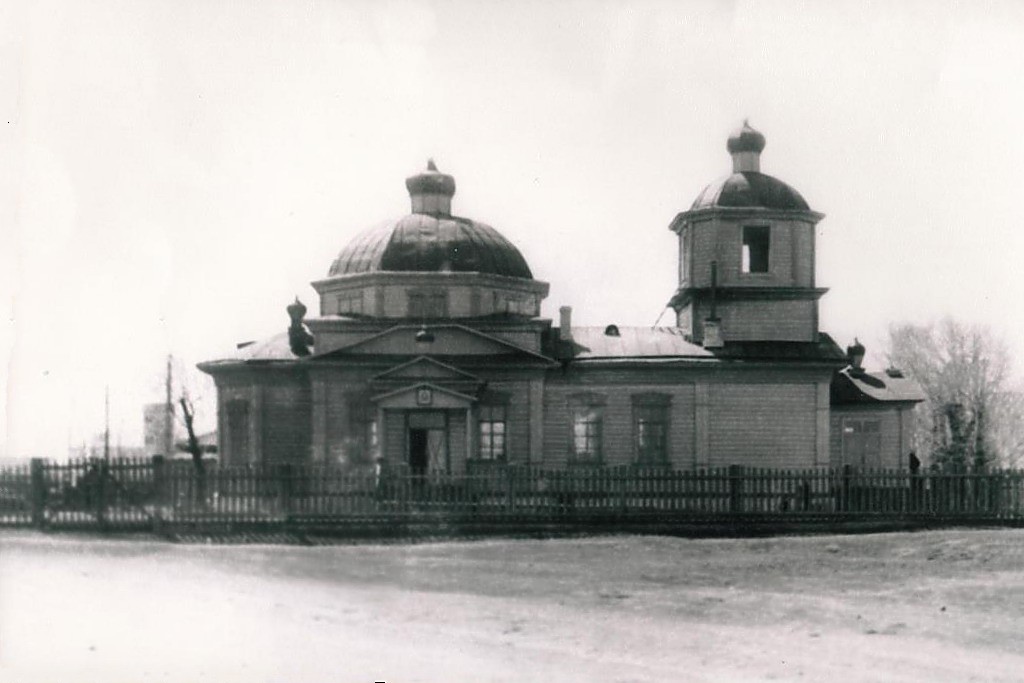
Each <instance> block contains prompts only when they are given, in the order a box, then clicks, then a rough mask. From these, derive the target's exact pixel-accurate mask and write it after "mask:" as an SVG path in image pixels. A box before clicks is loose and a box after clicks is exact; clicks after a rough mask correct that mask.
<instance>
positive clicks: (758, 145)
mask: <svg viewBox="0 0 1024 683" xmlns="http://www.w3.org/2000/svg"><path fill="white" fill-rule="evenodd" d="M764 146H765V139H764V135H762V134H761V133H760V132H759V131H757V130H755V129H754V128H752V127H751V125H750V122H749V120H747V119H744V120H743V125H742V126H741V127H740V128H739V129H738V130H736V131H734V132H733V134H732V135H730V136H729V139H728V140H727V141H726V143H725V148H726V149H728V150H729V154H731V155H732V170H733V172H734V173H741V172H744V171H750V172H754V173H760V171H761V152H762V151H764Z"/></svg>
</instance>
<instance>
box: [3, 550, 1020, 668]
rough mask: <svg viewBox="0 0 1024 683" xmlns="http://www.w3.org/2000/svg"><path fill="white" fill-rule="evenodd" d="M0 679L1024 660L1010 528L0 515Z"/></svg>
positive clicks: (1016, 555) (1000, 664)
mask: <svg viewBox="0 0 1024 683" xmlns="http://www.w3.org/2000/svg"><path fill="white" fill-rule="evenodd" d="M0 680H2V681H10V682H12V683H19V682H26V683H31V682H35V681H97V682H99V681H103V682H104V683H107V682H113V681H126V682H127V681H132V682H134V681H174V682H177V681H204V680H206V681H259V682H271V681H273V682H281V683H289V682H292V681H295V682H300V681H301V682H306V681H332V682H333V681H341V682H350V681H351V682H360V681H367V682H373V681H388V682H389V683H400V682H404V681H580V682H582V681H597V682H601V681H609V682H611V681H616V682H622V683H625V682H627V681H755V680H757V681H759V680H807V681H824V680H832V681H938V680H943V681H949V680H964V681H966V680H979V681H982V680H1024V532H1020V531H1007V530H1000V531H954V532H928V533H916V534H889V535H872V536H856V537H805V538H779V539H760V540H686V539H672V538H654V537H648V538H640V537H614V538H592V539H576V540H564V539H563V540H502V541H481V542H465V543H437V544H422V545H410V546H401V545H377V546H373V545H364V546H340V547H317V548H306V547H280V546H204V545H193V546H186V545H170V544H163V543H157V542H152V541H138V540H136V541H127V540H97V539H82V538H79V537H54V536H42V535H36V534H29V533H6V534H2V535H0Z"/></svg>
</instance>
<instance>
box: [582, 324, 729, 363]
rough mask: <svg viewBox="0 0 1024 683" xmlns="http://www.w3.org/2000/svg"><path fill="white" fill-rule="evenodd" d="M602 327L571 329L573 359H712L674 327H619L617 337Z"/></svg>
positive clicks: (704, 350) (680, 330)
mask: <svg viewBox="0 0 1024 683" xmlns="http://www.w3.org/2000/svg"><path fill="white" fill-rule="evenodd" d="M605 329H606V328H604V327H573V328H572V338H573V343H574V345H575V346H576V347H577V348H576V353H575V354H574V357H575V358H578V359H586V358H622V357H630V358H651V357H666V356H685V357H693V358H713V357H714V354H712V353H711V352H710V351H709V350H707V349H705V348H704V347H702V346H701V345H700V344H694V343H692V342H689V341H687V340H686V338H685V337H684V336H683V334H684V332H683V330H682V329H680V328H678V327H619V328H618V331H619V335H618V336H610V335H607V334H605Z"/></svg>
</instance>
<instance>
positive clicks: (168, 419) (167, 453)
mask: <svg viewBox="0 0 1024 683" xmlns="http://www.w3.org/2000/svg"><path fill="white" fill-rule="evenodd" d="M173 358H174V357H173V356H172V355H171V354H167V377H166V387H165V389H166V396H165V397H164V410H165V414H164V457H165V458H167V459H168V460H170V459H171V458H173V457H174V397H173V395H172V394H173V385H172V382H171V361H172V359H173Z"/></svg>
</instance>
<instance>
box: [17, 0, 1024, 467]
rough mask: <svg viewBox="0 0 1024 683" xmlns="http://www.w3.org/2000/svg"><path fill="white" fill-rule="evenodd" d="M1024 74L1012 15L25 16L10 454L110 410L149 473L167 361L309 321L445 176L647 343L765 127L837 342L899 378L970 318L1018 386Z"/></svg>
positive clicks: (638, 10) (260, 6) (477, 10)
mask: <svg viewBox="0 0 1024 683" xmlns="http://www.w3.org/2000/svg"><path fill="white" fill-rule="evenodd" d="M1022 74H1024V3H1021V2H1005V3H980V2H972V3H953V2H950V3H941V2H934V1H929V2H892V1H889V2H878V3H861V2H857V3H840V2H808V3H798V2H763V1H757V2H734V3H730V2H682V1H677V0H673V1H671V2H663V3H662V2H653V1H645V0H625V1H618V2H599V1H596V0H594V1H586V2H582V1H581V2H523V1H519V2H468V1H467V2H417V1H410V2H372V3H370V2H367V3H356V2H343V1H331V2H294V1H293V2H269V1H268V2H255V1H241V0H239V1H236V2H216V1H209V0H203V1H195V2H186V1H183V0H173V1H171V0H168V1H166V2H154V1H146V0H126V1H124V2H117V1H113V0H98V1H96V2H81V0H67V1H66V2H45V1H43V2H31V3H29V2H18V1H16V0H10V1H4V2H2V3H0V108H2V111H0V124H2V132H0V150H2V162H0V192H2V195H0V225H2V226H3V227H2V232H0V252H2V257H0V258H2V263H0V294H2V296H0V302H2V305H3V307H4V308H3V312H4V328H3V330H2V331H0V353H2V354H3V356H4V358H6V359H8V364H7V370H8V372H7V373H5V375H4V381H5V387H4V388H5V390H6V391H5V392H4V394H5V397H3V396H0V401H4V400H5V401H6V404H5V405H4V409H5V412H6V417H7V419H6V424H2V423H0V453H6V455H8V456H25V455H40V456H49V457H63V455H64V454H65V453H66V450H67V446H68V444H69V443H80V442H81V441H82V439H83V438H86V437H87V436H88V435H89V434H91V433H96V432H98V431H100V430H101V429H102V423H103V391H104V386H105V385H107V384H109V386H110V392H111V407H112V422H113V428H114V432H115V435H114V439H115V441H117V440H120V441H122V442H123V443H125V444H129V443H140V442H141V427H142V415H141V407H140V406H141V404H142V403H143V402H146V401H153V400H159V399H160V398H161V395H162V394H161V391H162V389H161V387H162V371H163V364H164V359H165V358H166V355H167V354H168V353H173V354H174V355H175V357H176V358H177V363H176V368H177V372H178V374H179V375H183V374H185V370H186V369H187V368H190V367H193V366H194V364H195V363H196V362H198V361H200V360H203V359H208V358H212V357H216V356H218V355H219V354H222V353H225V352H228V351H230V350H231V349H233V348H234V345H235V343H237V342H240V341H245V340H251V339H258V338H261V337H265V336H268V335H271V334H274V333H277V332H280V331H283V330H284V329H285V327H286V326H287V323H288V318H287V315H286V313H285V306H286V305H287V304H288V303H289V301H290V300H291V299H292V298H293V297H294V296H295V295H298V296H299V297H300V298H301V299H303V300H304V301H305V302H306V303H307V304H309V305H310V308H311V309H315V305H316V298H315V294H314V292H313V290H312V289H311V288H310V287H309V282H310V281H312V280H314V279H318V278H321V277H323V276H324V275H326V273H327V269H328V267H329V266H330V263H331V261H332V259H333V258H334V257H335V255H336V254H337V252H338V251H339V250H340V249H341V248H342V247H343V246H344V245H345V244H346V243H347V242H348V241H349V240H350V239H351V238H352V237H353V236H354V235H355V234H356V233H357V232H359V231H360V230H362V229H364V228H365V227H366V226H367V225H369V224H371V223H373V222H376V221H379V220H381V219H384V218H388V217H397V216H400V215H402V214H404V213H407V212H408V210H409V200H408V195H407V193H406V190H405V186H404V179H405V177H406V176H407V175H410V174H411V173H413V172H415V171H417V170H418V169H420V168H422V167H423V165H424V163H425V161H426V159H427V157H428V156H429V157H433V158H434V159H435V160H436V161H437V164H438V166H439V167H440V168H441V170H443V171H446V172H449V173H452V174H453V175H454V176H455V177H456V181H457V183H458V193H457V194H456V196H455V199H454V204H453V209H454V212H455V213H457V214H460V215H465V216H470V217H473V218H477V219H479V220H483V221H485V222H488V223H490V224H492V225H494V226H495V227H497V228H498V229H499V230H500V231H501V232H502V233H504V234H505V235H506V236H507V237H508V238H509V239H510V240H512V241H513V242H514V243H515V244H517V245H518V246H519V248H520V250H521V251H522V252H523V254H524V255H525V257H526V259H527V261H528V262H529V263H530V266H531V268H532V269H533V272H534V275H535V277H537V278H538V279H542V280H546V281H548V282H550V283H551V294H550V296H549V298H548V300H547V302H546V303H545V306H544V313H545V315H547V316H549V317H555V318H557V311H558V306H560V305H563V304H570V305H572V306H573V307H574V311H575V312H574V316H575V320H576V321H578V322H579V323H580V324H593V325H603V324H607V323H610V322H615V323H618V324H623V325H650V324H652V323H654V321H655V320H656V319H657V317H658V315H659V314H660V313H661V311H662V308H663V306H664V304H665V303H666V302H667V300H668V298H669V297H670V296H671V294H672V292H673V290H674V287H675V273H676V270H675V269H676V263H675V261H676V243H675V236H674V235H673V234H672V233H671V232H669V231H668V229H667V226H668V224H669V222H670V221H671V220H672V218H673V216H674V215H675V214H676V213H677V212H679V211H681V210H685V209H686V208H687V207H688V206H689V205H690V203H691V202H692V201H693V199H694V198H695V197H696V196H697V194H698V193H699V192H700V190H701V189H702V188H703V187H704V186H705V185H707V184H708V183H709V182H711V181H712V180H714V179H715V178H717V177H719V176H721V175H722V174H724V173H726V172H727V171H729V169H730V160H729V157H728V154H727V153H726V151H725V140H726V137H727V136H728V134H729V132H730V131H731V130H732V129H734V128H736V127H737V126H738V125H739V124H740V123H742V121H743V119H744V118H746V117H749V118H750V122H751V124H752V125H753V126H754V127H756V128H758V129H759V130H760V131H762V132H763V133H764V134H765V136H766V138H767V147H766V149H765V152H764V154H763V156H762V170H763V171H764V172H766V173H769V174H771V175H774V176H776V177H779V178H781V179H782V180H784V181H786V182H788V183H789V184H791V185H793V186H794V187H795V188H796V189H797V190H799V191H800V192H801V194H803V196H804V197H805V198H806V199H807V200H808V202H809V203H810V205H811V207H812V208H813V209H815V210H818V211H821V212H824V213H825V214H827V216H826V218H825V220H823V221H822V222H821V224H820V226H819V240H818V283H819V285H821V286H825V287H830V288H831V291H830V292H829V293H828V294H827V295H826V296H825V297H824V299H823V300H822V304H821V326H822V329H823V331H826V332H829V333H831V334H832V335H833V337H835V339H836V340H837V341H838V342H839V343H840V344H843V345H845V344H848V343H850V342H852V340H853V337H854V335H858V336H859V337H860V339H861V341H863V342H864V343H865V344H866V345H867V346H868V349H869V354H871V352H874V355H873V357H872V358H871V359H870V360H872V361H873V363H874V364H875V365H882V364H884V362H885V359H884V357H883V356H881V355H880V352H881V350H882V349H881V346H882V344H883V342H884V339H885V332H886V329H887V327H888V325H889V324H890V323H892V322H897V321H920V322H924V321H927V320H930V319H933V318H937V317H940V316H943V315H947V314H948V315H952V316H955V317H957V318H961V319H963V320H966V321H972V322H980V323H984V324H987V325H989V326H991V327H992V328H993V329H994V330H995V331H996V332H997V333H998V334H1000V335H1002V336H1004V337H1006V338H1007V339H1008V340H1009V341H1010V343H1011V347H1012V349H1013V351H1014V353H1015V356H1016V358H1017V360H1018V365H1019V364H1020V362H1021V361H1024V314H1022V313H1021V312H1020V309H1019V307H1018V302H1019V301H1021V300H1022V299H1024V278H1022V276H1021V272H1020V266H1019V264H1020V263H1021V262H1022V261H1024V227H1022V220H1021V216H1020V212H1021V208H1020V206H1021V194H1022V191H1024V135H1022V133H1021V128H1022V122H1024V87H1022V86H1024V83H1022ZM670 320H671V316H668V315H667V316H666V317H665V318H664V319H663V320H662V323H663V324H669V323H670ZM192 381H193V383H194V382H195V380H194V379H193V380H192ZM201 407H202V409H203V410H205V412H206V417H207V422H206V424H209V418H210V417H211V414H212V412H213V409H214V405H213V402H212V397H211V398H210V399H209V400H207V401H206V402H205V404H204V405H202V406H201Z"/></svg>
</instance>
